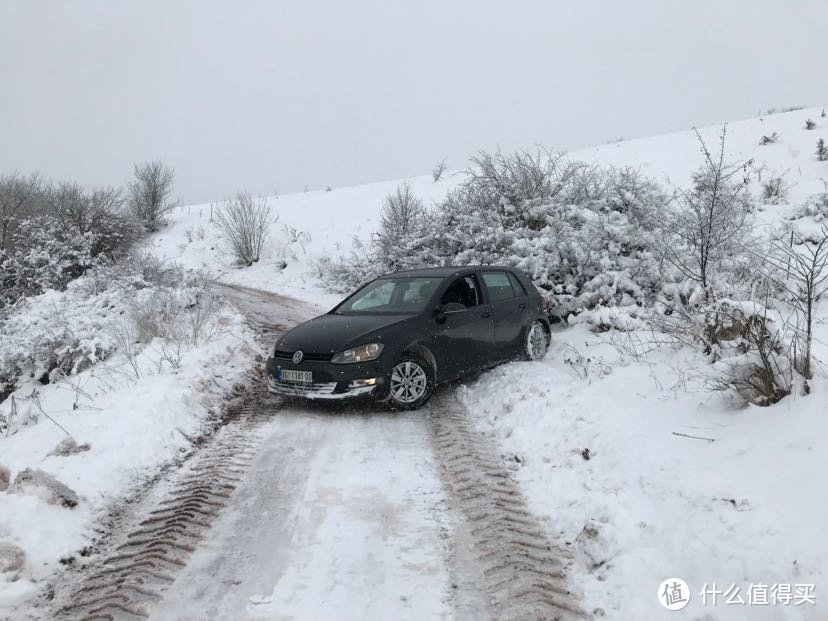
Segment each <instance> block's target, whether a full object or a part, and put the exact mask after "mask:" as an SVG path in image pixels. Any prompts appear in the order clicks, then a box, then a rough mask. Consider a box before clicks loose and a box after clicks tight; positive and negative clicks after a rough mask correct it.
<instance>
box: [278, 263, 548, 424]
mask: <svg viewBox="0 0 828 621" xmlns="http://www.w3.org/2000/svg"><path fill="white" fill-rule="evenodd" d="M549 335H550V332H549V319H548V316H547V313H546V310H545V303H544V300H543V298H542V297H541V295H540V293H538V291H537V289H535V287H534V285H533V284H532V282H531V281H530V280H529V278H528V277H527V276H526V275H525V274H524V273H523V272H521V271H520V270H517V269H514V268H510V267H495V266H476V267H441V268H433V269H423V270H416V271H407V272H397V273H394V274H387V275H385V276H382V277H380V278H377V279H376V280H373V281H371V282H369V283H368V284H366V285H364V286H363V287H361V288H360V289H359V290H357V291H356V292H355V293H353V294H352V295H350V296H349V297H348V298H346V299H345V300H344V301H343V302H341V303H340V304H339V305H338V306H337V307H336V308H334V309H333V310H331V311H330V312H328V313H327V314H325V315H321V316H320V317H316V318H315V319H311V320H310V321H308V322H305V323H303V324H301V325H299V326H297V327H295V328H293V329H292V330H290V331H289V332H287V333H286V334H285V335H284V336H282V337H281V338H280V339H279V340H278V341H276V345H275V347H274V348H273V351H272V353H271V355H270V357H269V358H268V359H267V377H268V387H269V390H270V392H272V393H276V394H278V395H283V396H298V397H305V398H309V399H347V398H351V397H360V396H371V397H374V398H375V399H378V400H383V401H388V402H389V403H390V404H391V405H392V406H394V407H396V408H401V409H415V408H418V407H420V406H421V405H423V404H424V403H425V402H426V401H428V399H429V397H430V396H431V393H432V391H433V390H434V387H435V386H436V385H437V384H441V383H443V382H447V381H450V380H454V379H457V378H460V377H462V376H463V375H464V374H466V373H468V372H470V371H476V370H479V369H484V368H487V367H491V366H494V365H496V364H498V363H501V362H505V361H508V360H513V359H515V358H518V357H523V358H526V359H529V360H537V359H539V358H542V357H543V356H544V354H545V353H546V350H547V347H548V346H549Z"/></svg>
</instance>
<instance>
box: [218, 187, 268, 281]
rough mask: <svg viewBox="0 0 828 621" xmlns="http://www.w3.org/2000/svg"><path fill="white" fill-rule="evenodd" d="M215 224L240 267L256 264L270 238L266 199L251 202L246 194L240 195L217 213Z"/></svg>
mask: <svg viewBox="0 0 828 621" xmlns="http://www.w3.org/2000/svg"><path fill="white" fill-rule="evenodd" d="M215 222H216V226H217V227H218V229H219V231H220V232H221V235H222V237H224V240H225V241H226V242H227V244H228V246H229V247H230V250H231V252H232V253H233V255H234V256H235V257H236V260H237V261H238V262H239V264H240V265H245V266H250V265H253V264H254V263H255V262H256V261H258V260H259V257H260V256H261V253H262V248H263V247H264V244H265V242H266V241H267V238H268V236H269V234H270V229H269V224H270V205H269V204H268V202H267V199H264V198H260V199H258V200H254V199H253V197H252V196H251V195H250V193H249V192H239V193H238V194H236V197H235V198H232V199H229V200H227V201H225V203H224V205H222V206H221V207H220V208H219V209H218V210H217V211H216V214H215Z"/></svg>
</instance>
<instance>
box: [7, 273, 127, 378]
mask: <svg viewBox="0 0 828 621" xmlns="http://www.w3.org/2000/svg"><path fill="white" fill-rule="evenodd" d="M85 280H86V277H82V278H79V279H77V280H75V281H74V282H72V283H70V284H69V286H68V287H67V288H66V290H64V291H56V290H53V289H52V290H48V291H46V292H45V293H42V294H40V295H37V296H34V297H31V298H28V299H25V300H22V301H21V302H19V303H18V304H16V305H15V306H14V307H13V308H12V309H11V311H10V312H9V314H8V316H7V317H6V318H5V319H4V320H3V321H2V322H0V389H2V388H8V387H9V386H14V385H15V384H16V383H17V381H18V379H19V378H24V379H25V378H32V379H38V380H41V381H44V382H48V381H49V377H50V375H51V374H52V373H54V372H55V371H58V372H59V373H66V374H69V373H73V372H77V371H79V370H82V369H84V368H86V367H88V366H90V365H91V364H94V363H95V362H97V361H98V360H100V359H102V358H105V357H106V356H107V355H108V354H110V353H111V352H112V351H113V349H114V348H115V344H114V342H113V341H112V339H111V338H110V337H109V336H108V335H107V333H106V330H105V328H106V326H107V324H108V322H109V321H111V320H112V318H113V317H114V316H116V315H117V314H118V313H119V312H124V311H125V306H124V302H123V295H124V294H123V288H124V287H125V283H123V282H122V281H111V287H110V288H108V289H107V290H106V291H103V292H101V293H98V294H92V295H90V291H89V289H88V287H87V283H86V282H85Z"/></svg>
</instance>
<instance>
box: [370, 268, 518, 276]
mask: <svg viewBox="0 0 828 621" xmlns="http://www.w3.org/2000/svg"><path fill="white" fill-rule="evenodd" d="M478 270H507V271H510V272H513V271H515V269H514V268H512V267H507V266H505V265H447V266H445V267H428V268H423V269H419V270H405V271H402V272H392V273H390V274H385V275H383V276H380V278H400V277H402V278H428V277H432V278H433V277H435V276H436V277H438V278H448V277H449V276H461V275H463V274H469V273H471V272H476V271H478Z"/></svg>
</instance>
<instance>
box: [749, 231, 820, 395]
mask: <svg viewBox="0 0 828 621" xmlns="http://www.w3.org/2000/svg"><path fill="white" fill-rule="evenodd" d="M773 250H774V251H775V252H772V253H771V254H770V255H769V256H767V257H763V258H764V259H765V262H766V264H767V265H769V266H770V267H771V268H773V269H772V272H771V273H770V274H769V276H770V277H771V278H772V279H773V280H774V282H775V283H776V284H777V286H778V287H779V288H781V289H782V291H784V293H785V298H786V302H787V303H788V304H790V306H791V307H792V308H793V310H794V312H795V313H796V319H797V321H796V328H797V329H796V332H797V340H798V341H799V343H800V347H799V352H798V360H797V365H798V369H797V370H798V371H799V372H800V373H802V376H803V377H804V378H805V379H806V380H809V379H812V377H813V371H812V368H811V349H812V343H813V328H814V315H815V312H816V307H817V305H818V304H819V302H820V301H821V300H822V298H823V297H824V296H825V294H826V293H828V227H823V228H822V239H819V240H817V241H814V242H813V243H808V242H807V241H806V240H803V239H802V238H801V237H800V236H798V235H796V234H795V233H791V239H790V242H787V243H786V242H785V241H781V240H777V241H776V242H774V243H773ZM806 389H807V384H806Z"/></svg>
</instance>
